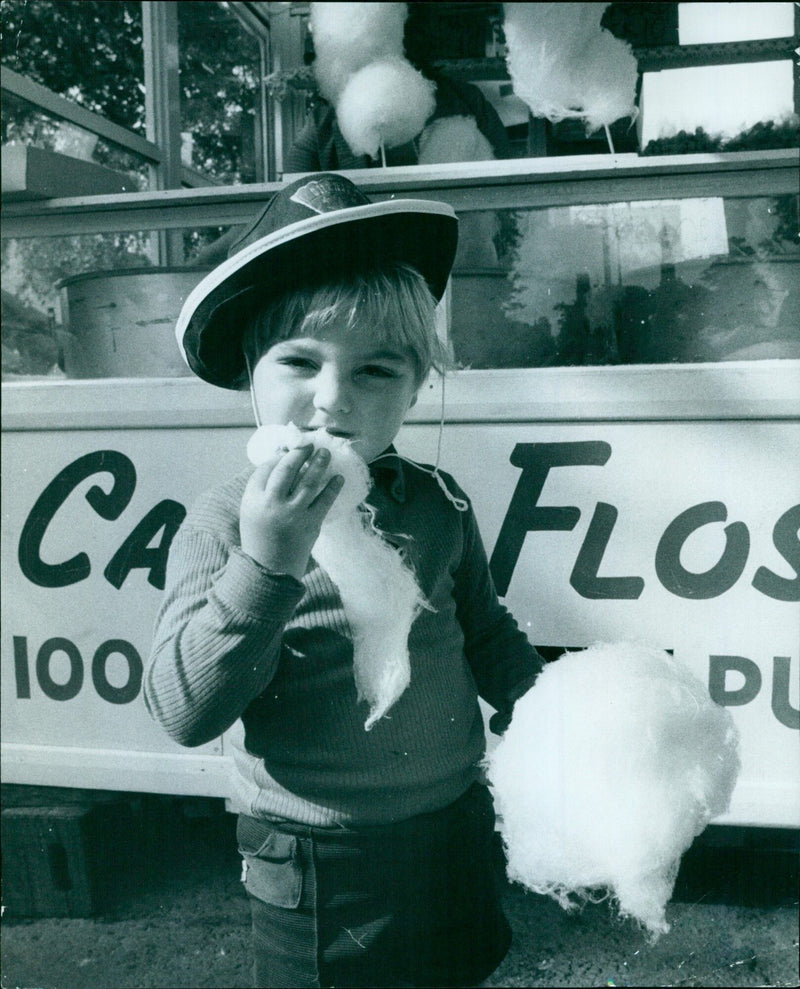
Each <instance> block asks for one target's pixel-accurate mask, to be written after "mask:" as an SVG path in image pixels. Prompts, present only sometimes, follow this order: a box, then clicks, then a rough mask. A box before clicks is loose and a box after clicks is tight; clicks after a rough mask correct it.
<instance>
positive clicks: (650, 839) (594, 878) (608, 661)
mask: <svg viewBox="0 0 800 989" xmlns="http://www.w3.org/2000/svg"><path fill="white" fill-rule="evenodd" d="M738 771H739V756H738V735H737V732H736V729H735V726H734V724H733V719H732V718H731V715H730V713H729V712H728V711H727V709H725V708H723V707H720V706H718V705H716V704H715V703H713V702H712V701H711V699H710V697H709V695H708V692H707V690H706V688H705V686H704V685H703V684H702V683H701V682H700V681H699V680H698V679H697V678H696V677H695V676H694V675H693V674H692V673H691V672H690V671H689V670H687V669H686V668H685V667H683V666H682V665H681V664H679V663H678V662H676V661H675V660H674V659H673V658H672V657H671V656H670V655H669V654H668V653H665V652H663V651H661V650H658V649H652V648H649V647H646V646H641V645H637V644H634V643H619V644H613V645H606V644H597V645H595V646H592V647H591V648H589V649H586V650H583V651H581V652H575V653H568V654H566V655H565V656H563V657H562V658H561V659H558V660H556V661H555V662H554V663H551V664H548V665H547V666H546V667H545V669H544V671H543V672H542V673H541V675H540V676H539V678H538V680H537V681H536V683H535V685H534V686H533V688H532V689H531V690H530V691H529V692H528V693H527V694H525V695H524V696H523V697H522V698H521V699H520V700H519V701H517V704H516V706H515V708H514V714H513V718H512V720H511V725H510V727H509V728H508V730H507V731H506V733H505V735H504V736H503V738H502V739H501V741H500V742H499V744H498V745H497V747H496V749H495V751H494V752H493V753H492V754H491V755H490V756H489V758H488V760H487V773H488V778H489V781H490V783H491V785H492V786H493V787H494V796H495V802H496V806H497V809H498V812H499V815H500V818H501V821H502V833H503V840H504V843H505V847H506V852H507V861H508V875H509V878H511V879H512V880H515V881H517V882H519V883H522V884H523V885H524V886H526V887H528V888H529V889H531V890H533V891H535V892H537V893H543V894H548V895H550V896H552V897H553V898H555V899H556V900H557V901H558V902H559V903H560V904H561V906H562V907H564V908H565V909H571V908H573V907H576V906H578V905H580V904H581V903H582V902H585V901H586V900H588V899H597V898H603V897H605V896H611V897H613V898H614V899H615V901H616V903H617V905H618V909H619V911H620V913H621V914H622V915H623V916H630V917H632V918H634V919H636V920H637V921H639V922H640V923H641V924H642V925H643V926H644V927H645V928H646V929H647V930H648V932H649V933H650V935H651V936H652V937H653V938H654V939H655V938H657V937H658V936H659V935H660V934H662V933H665V932H666V931H668V930H669V924H668V923H667V922H666V917H665V906H666V903H667V901H668V900H669V898H670V896H671V895H672V890H673V888H674V884H675V878H676V876H677V872H678V866H679V864H680V858H681V856H682V854H683V853H684V852H685V851H686V849H687V848H688V847H689V845H690V844H691V842H692V840H693V839H694V838H695V837H696V836H697V835H698V834H700V832H701V831H703V829H704V828H705V827H706V825H707V824H708V822H709V821H710V820H711V819H712V818H713V817H716V816H717V815H719V814H721V813H723V812H724V811H725V810H727V808H728V805H729V801H730V797H731V794H732V792H733V788H734V785H735V783H736V778H737V775H738Z"/></svg>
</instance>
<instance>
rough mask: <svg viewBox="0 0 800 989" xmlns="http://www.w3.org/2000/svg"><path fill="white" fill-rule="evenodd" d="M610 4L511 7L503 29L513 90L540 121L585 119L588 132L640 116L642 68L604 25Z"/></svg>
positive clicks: (524, 4) (551, 4) (627, 46)
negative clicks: (638, 97)
mask: <svg viewBox="0 0 800 989" xmlns="http://www.w3.org/2000/svg"><path fill="white" fill-rule="evenodd" d="M607 6H608V4H603V3H506V4H503V11H504V24H503V30H504V33H505V36H506V43H507V46H508V55H507V66H508V72H509V75H510V76H511V82H512V85H513V87H514V92H515V93H516V95H517V96H519V98H520V99H521V100H524V102H525V103H527V104H528V106H529V107H530V108H531V112H532V113H533V114H534V116H537V117H546V118H547V119H548V120H550V121H552V122H553V123H556V122H558V121H559V120H563V119H564V118H566V117H577V118H579V119H583V120H584V122H585V124H586V130H587V133H592V132H594V131H596V130H599V129H600V128H601V127H603V128H605V131H606V137H607V138H608V142H609V147H610V149H611V151H612V152H613V150H614V148H613V145H612V144H611V134H610V132H609V130H608V127H609V125H610V124H612V123H614V121H615V120H619V119H620V118H621V117H628V116H630V117H635V116H636V114H637V109H636V105H635V99H636V82H637V77H638V65H637V62H636V57H635V56H634V54H633V51H632V50H631V47H630V45H628V44H627V43H626V42H624V41H621V40H620V39H619V38H615V37H614V35H612V34H611V33H610V32H609V31H606V30H605V29H604V28H602V27H601V26H600V21H601V20H602V17H603V13H604V11H605V9H606V7H607Z"/></svg>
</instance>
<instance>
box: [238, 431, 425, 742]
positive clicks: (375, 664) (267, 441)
mask: <svg viewBox="0 0 800 989" xmlns="http://www.w3.org/2000/svg"><path fill="white" fill-rule="evenodd" d="M307 443H313V444H314V446H315V447H317V448H320V447H325V448H327V449H328V450H330V452H331V462H330V465H329V468H328V476H329V477H333V476H334V475H336V474H339V475H341V476H342V477H343V478H344V482H345V483H344V487H343V488H342V490H341V492H340V493H339V495H338V497H337V499H336V501H335V502H334V503H333V506H332V508H331V509H330V511H329V512H328V514H327V516H326V517H325V520H324V522H323V523H322V528H321V530H320V534H319V537H318V539H317V541H316V543H315V544H314V547H313V550H312V555H313V557H314V559H315V560H316V561H317V563H319V565H320V566H321V567H322V568H323V570H325V571H326V573H327V574H328V576H329V577H330V578H331V580H332V581H333V583H334V584H335V585H336V588H337V590H338V591H339V596H340V598H341V601H342V606H343V608H344V612H345V615H346V616H347V620H348V623H349V625H350V628H351V631H352V633H353V675H354V679H355V685H356V693H357V696H358V699H359V701H362V700H363V701H366V702H367V703H368V704H369V715H368V717H367V720H366V722H365V724H364V727H365V729H366V730H367V731H369V730H370V729H371V728H372V727H373V726H374V725H375V724H376V722H378V721H379V720H380V719H381V718H382V717H384V715H386V713H387V712H388V711H389V709H390V708H391V707H392V706H393V705H394V704H395V702H396V701H397V700H398V698H399V697H400V696H401V694H402V693H403V692H404V691H405V689H406V687H407V686H408V684H409V682H410V679H411V667H410V662H409V655H408V634H409V631H410V629H411V625H412V624H413V622H414V619H415V618H416V616H417V615H418V614H419V612H420V610H421V609H422V608H424V607H428V605H427V602H426V601H425V598H424V596H423V595H422V592H421V591H420V589H419V586H418V584H417V581H416V577H415V575H414V573H413V571H412V570H411V569H410V568H409V567H408V566H407V565H406V564H405V562H404V561H403V559H402V557H401V556H400V553H399V552H398V550H397V549H396V548H395V547H394V546H392V545H391V544H390V543H389V542H387V541H386V540H385V539H384V537H383V535H382V534H381V533H380V531H379V530H378V529H376V528H375V527H374V526H373V525H372V516H371V515H370V514H369V512H368V511H366V510H364V509H362V508H361V507H360V506H361V505H362V502H363V501H364V499H365V498H366V496H367V494H368V492H369V488H370V485H371V479H370V476H369V470H368V469H367V465H366V464H365V463H364V461H363V460H362V458H361V457H359V455H358V454H357V453H356V452H355V451H354V450H353V448H352V446H351V445H350V443H349V442H348V441H347V440H346V439H343V438H342V437H337V436H332V435H331V434H330V433H328V432H327V431H326V430H324V429H320V430H315V431H311V432H308V431H301V430H300V429H298V428H297V427H296V426H295V425H294V424H293V423H290V424H289V425H287V426H274V425H268V426H261V427H260V428H259V429H258V430H257V431H256V432H255V433H254V434H253V436H252V437H251V438H250V441H249V443H248V446H247V454H248V457H249V459H250V460H251V462H252V463H255V464H259V463H262V462H263V461H264V460H266V459H267V458H268V457H269V456H270V455H271V454H272V453H273V452H274V451H275V450H276V449H278V448H279V447H286V448H288V449H293V448H295V447H298V446H302V445H304V444H307Z"/></svg>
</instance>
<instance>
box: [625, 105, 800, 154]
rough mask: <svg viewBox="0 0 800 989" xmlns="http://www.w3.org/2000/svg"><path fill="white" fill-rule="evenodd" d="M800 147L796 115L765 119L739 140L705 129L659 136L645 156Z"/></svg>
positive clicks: (799, 123)
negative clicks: (785, 117)
mask: <svg viewBox="0 0 800 989" xmlns="http://www.w3.org/2000/svg"><path fill="white" fill-rule="evenodd" d="M797 147H800V118H798V116H797V114H792V115H791V116H790V117H788V118H787V119H786V120H780V121H774V120H765V121H759V123H757V124H753V126H752V127H750V128H749V129H748V130H746V131H743V132H742V133H741V134H737V135H736V136H735V137H730V138H724V137H722V136H721V135H720V134H716V135H712V134H709V133H707V132H706V131H705V130H704V129H703V128H702V127H698V128H697V129H696V130H695V131H694V133H693V134H689V133H687V131H685V130H682V131H679V132H678V133H677V134H675V135H673V136H672V137H659V138H656V139H655V140H653V141H650V142H648V144H647V147H645V149H644V150H643V151H642V154H643V155H669V154H701V153H708V154H714V153H716V152H718V151H760V150H767V149H774V148H797Z"/></svg>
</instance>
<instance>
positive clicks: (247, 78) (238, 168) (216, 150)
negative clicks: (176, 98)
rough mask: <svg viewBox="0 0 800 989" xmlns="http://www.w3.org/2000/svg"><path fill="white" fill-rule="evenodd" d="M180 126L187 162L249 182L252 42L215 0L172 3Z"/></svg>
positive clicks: (252, 176)
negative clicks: (187, 139)
mask: <svg viewBox="0 0 800 989" xmlns="http://www.w3.org/2000/svg"><path fill="white" fill-rule="evenodd" d="M178 30H179V37H178V50H179V53H180V85H181V130H182V131H184V132H189V133H191V135H192V139H193V141H192V165H193V166H194V167H195V168H198V169H200V170H201V171H204V172H208V173H209V174H210V175H213V176H214V177H215V178H217V179H219V180H221V181H223V182H255V181H256V179H257V175H256V171H255V159H256V156H257V150H256V148H257V141H256V122H257V118H258V105H259V104H258V94H259V57H258V46H257V42H256V41H255V40H254V39H253V38H252V37H251V36H250V35H248V34H247V33H246V31H245V30H244V29H243V27H242V25H241V24H240V23H239V21H238V20H237V19H236V18H235V17H234V16H233V15H231V13H230V12H229V11H228V10H226V9H225V8H224V7H222V6H221V5H220V4H218V3H211V2H198V0H195V2H193V3H190V4H178Z"/></svg>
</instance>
